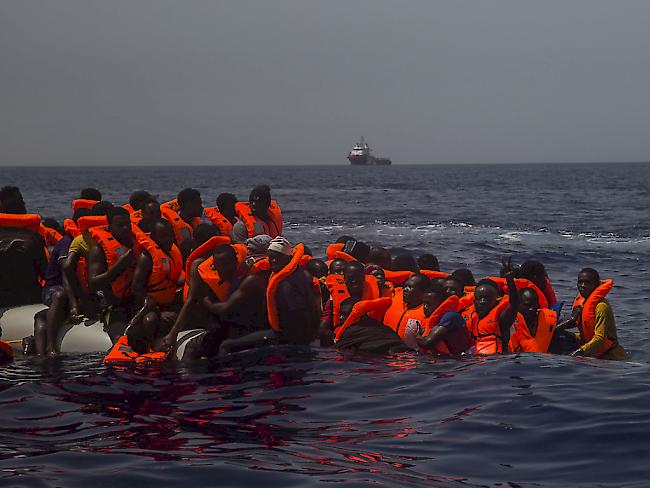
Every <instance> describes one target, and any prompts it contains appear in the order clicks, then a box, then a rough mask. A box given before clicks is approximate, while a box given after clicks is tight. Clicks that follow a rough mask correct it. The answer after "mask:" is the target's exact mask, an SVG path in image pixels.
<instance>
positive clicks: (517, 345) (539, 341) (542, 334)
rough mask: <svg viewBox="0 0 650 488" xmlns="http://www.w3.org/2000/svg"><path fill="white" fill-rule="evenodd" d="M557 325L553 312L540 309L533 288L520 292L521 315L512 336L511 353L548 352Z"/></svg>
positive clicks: (537, 297) (516, 321)
mask: <svg viewBox="0 0 650 488" xmlns="http://www.w3.org/2000/svg"><path fill="white" fill-rule="evenodd" d="M556 323H557V314H556V313H555V312H554V311H553V310H549V309H540V307H539V295H538V294H537V292H536V291H535V290H534V289H533V288H522V289H521V290H520V291H519V313H518V314H517V318H516V320H515V323H514V333H513V334H511V336H510V342H509V344H508V348H509V349H510V352H548V351H549V345H550V344H551V341H552V339H553V331H554V330H555V325H556Z"/></svg>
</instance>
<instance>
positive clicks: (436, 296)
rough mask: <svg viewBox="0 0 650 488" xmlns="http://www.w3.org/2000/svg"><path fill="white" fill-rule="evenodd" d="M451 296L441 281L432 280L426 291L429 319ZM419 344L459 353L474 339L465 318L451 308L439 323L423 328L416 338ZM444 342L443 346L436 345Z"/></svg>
mask: <svg viewBox="0 0 650 488" xmlns="http://www.w3.org/2000/svg"><path fill="white" fill-rule="evenodd" d="M448 298H449V297H448V296H447V294H446V293H445V290H444V288H443V286H442V284H441V283H440V280H439V279H437V280H432V281H431V286H430V287H429V288H428V289H427V290H426V292H425V293H424V298H423V303H424V316H425V317H426V318H427V319H428V318H429V317H431V315H432V314H433V313H434V312H435V311H436V310H437V309H438V307H440V306H441V305H442V304H443V303H444V302H445V301H446V300H447V299H448ZM454 300H455V298H454ZM415 340H416V342H417V345H418V346H419V347H420V348H422V349H428V350H434V351H436V352H442V351H444V354H447V351H448V354H451V355H459V354H462V353H464V352H465V351H467V350H469V349H470V348H471V347H472V339H471V337H470V336H469V332H468V331H467V326H466V324H465V319H463V317H461V315H460V314H459V313H458V312H457V311H456V310H449V311H447V312H445V313H444V314H442V316H440V318H439V319H438V321H437V323H435V324H430V330H429V332H428V333H426V331H425V330H421V333H420V334H418V335H417V336H416V338H415ZM441 342H442V344H443V347H438V348H437V347H436V345H437V344H440V343H441Z"/></svg>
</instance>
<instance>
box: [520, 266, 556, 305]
mask: <svg viewBox="0 0 650 488" xmlns="http://www.w3.org/2000/svg"><path fill="white" fill-rule="evenodd" d="M518 274H519V277H520V278H525V279H527V280H528V281H530V282H531V283H533V284H534V285H535V286H537V288H539V289H540V290H541V291H542V293H544V296H545V297H546V300H547V301H548V306H549V308H550V309H552V310H555V311H556V312H557V311H558V308H561V306H560V304H558V303H557V298H556V297H555V292H554V290H553V287H552V286H551V282H550V280H549V278H548V274H547V273H546V268H545V267H544V265H543V264H542V263H541V262H540V261H534V260H528V261H524V262H523V263H521V266H520V267H519V271H518Z"/></svg>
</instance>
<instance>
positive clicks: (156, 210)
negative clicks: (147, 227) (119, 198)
mask: <svg viewBox="0 0 650 488" xmlns="http://www.w3.org/2000/svg"><path fill="white" fill-rule="evenodd" d="M131 206H133V204H131ZM133 208H135V207H133ZM140 209H141V210H142V220H145V221H147V222H155V221H157V220H160V219H161V213H160V203H158V200H156V199H155V198H153V197H152V196H148V197H147V198H145V200H144V201H143V202H141V203H140Z"/></svg>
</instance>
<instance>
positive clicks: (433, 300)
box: [422, 293, 442, 317]
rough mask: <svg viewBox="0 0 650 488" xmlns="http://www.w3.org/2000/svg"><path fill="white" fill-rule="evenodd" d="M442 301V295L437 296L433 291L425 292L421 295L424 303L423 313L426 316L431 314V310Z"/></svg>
mask: <svg viewBox="0 0 650 488" xmlns="http://www.w3.org/2000/svg"><path fill="white" fill-rule="evenodd" d="M441 303H442V297H440V296H438V295H437V294H435V293H425V294H424V296H423V297H422V304H423V305H424V315H425V316H426V317H429V316H431V314H432V313H433V312H435V311H436V309H437V308H438V307H439V306H440V304H441Z"/></svg>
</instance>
